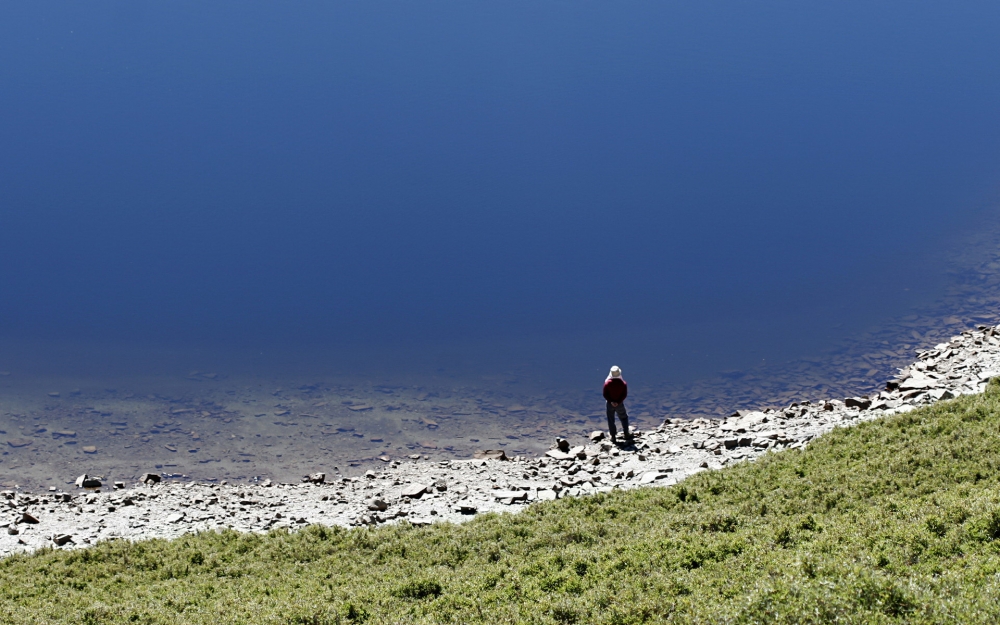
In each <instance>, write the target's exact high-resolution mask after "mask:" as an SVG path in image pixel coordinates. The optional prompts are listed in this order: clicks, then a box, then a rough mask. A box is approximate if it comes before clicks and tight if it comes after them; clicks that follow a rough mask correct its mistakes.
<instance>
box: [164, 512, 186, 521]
mask: <svg viewBox="0 0 1000 625" xmlns="http://www.w3.org/2000/svg"><path fill="white" fill-rule="evenodd" d="M184 516H185V515H184V513H183V512H174V513H173V514H170V515H167V518H166V522H167V523H179V522H181V521H182V520H183V519H184Z"/></svg>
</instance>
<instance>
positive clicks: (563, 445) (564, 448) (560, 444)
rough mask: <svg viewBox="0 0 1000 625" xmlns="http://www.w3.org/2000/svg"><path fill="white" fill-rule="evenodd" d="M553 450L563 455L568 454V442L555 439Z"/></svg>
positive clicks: (563, 439) (562, 439)
mask: <svg viewBox="0 0 1000 625" xmlns="http://www.w3.org/2000/svg"><path fill="white" fill-rule="evenodd" d="M555 448H556V449H558V450H559V451H561V452H563V453H564V454H566V453H569V441H568V440H566V439H565V438H557V439H556V447H555Z"/></svg>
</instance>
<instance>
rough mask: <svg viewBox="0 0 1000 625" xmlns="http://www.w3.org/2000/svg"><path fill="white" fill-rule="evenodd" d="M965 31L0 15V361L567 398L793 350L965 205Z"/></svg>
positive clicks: (228, 11) (748, 20)
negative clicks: (106, 348)
mask: <svg viewBox="0 0 1000 625" xmlns="http://www.w3.org/2000/svg"><path fill="white" fill-rule="evenodd" d="M997 32H1000V5H998V4H997V3H995V2H988V1H969V2H961V1H952V2H947V3H945V2H936V3H932V2H913V1H909V0H908V1H906V2H902V1H899V2H879V1H873V0H864V1H859V2H850V1H848V2H837V3H802V2H794V1H788V2H767V1H764V2H753V3H747V2H734V1H717V2H711V1H709V2H614V3H612V2H586V1H573V2H493V3H483V2H448V1H438V2H393V1H384V2H337V3H331V2H294V3H286V2H282V3H279V2H257V1H252V2H246V1H241V2H213V3H203V2H170V3H145V2H140V3H135V2H99V3H93V2H88V3H80V2H44V3H6V4H4V5H3V6H0V267H2V268H3V270H2V271H0V338H5V339H17V340H23V341H28V342H30V341H35V340H37V341H47V342H48V343H47V344H53V343H55V344H58V343H60V342H65V343H66V344H70V343H74V342H84V343H87V344H98V345H100V344H119V343H125V344H129V343H131V344H136V345H139V344H141V345H161V346H162V345H167V346H177V347H178V349H181V346H183V349H190V350H192V351H193V352H196V353H202V354H204V353H208V352H211V353H214V354H217V355H219V354H221V355H222V356H219V357H220V358H221V357H224V355H225V354H226V353H230V354H233V355H237V354H254V355H256V356H255V357H256V358H258V360H257V361H256V362H255V365H257V366H260V367H263V368H267V367H272V368H276V369H281V367H285V366H289V367H290V366H292V365H291V364H290V363H292V362H294V361H295V358H294V357H287V356H286V357H281V358H279V357H277V356H275V357H273V358H272V355H273V354H277V353H285V354H287V353H293V354H295V353H298V354H300V355H301V354H308V357H307V356H302V358H304V359H305V361H306V363H307V367H306V368H308V366H319V363H323V362H326V363H335V365H336V366H350V365H351V364H352V363H356V362H361V361H362V360H364V367H363V370H364V371H368V372H371V374H372V375H376V374H377V375H382V376H383V377H384V376H391V375H393V374H394V372H397V371H402V370H406V369H407V368H408V367H409V368H413V369H414V370H419V369H426V368H431V369H434V370H442V371H444V370H446V369H447V368H448V367H449V366H450V367H452V368H453V370H454V369H458V370H459V373H460V372H461V371H463V370H468V371H475V372H476V373H477V375H478V374H484V373H489V372H490V371H493V370H497V371H501V370H505V369H506V368H508V367H509V366H510V365H511V363H522V364H523V363H534V365H533V366H534V367H536V368H535V369H534V371H535V373H536V374H537V375H538V376H539V377H540V378H546V377H550V378H552V379H553V380H555V379H557V378H558V379H559V382H558V383H560V384H580V385H581V386H586V385H587V384H591V383H592V382H593V381H592V380H591V379H590V378H588V377H587V376H591V377H595V376H596V377H597V378H598V383H599V378H600V377H603V375H604V372H605V371H606V370H607V367H608V366H609V365H610V364H619V365H621V366H622V367H623V368H624V369H625V370H626V372H627V373H629V374H630V375H632V376H633V379H639V380H647V381H653V380H659V379H662V378H664V377H668V376H682V375H694V374H695V373H698V372H701V373H708V372H713V371H718V370H724V369H731V368H734V367H745V366H748V365H749V364H752V363H754V362H758V361H760V360H762V359H767V358H776V359H782V358H794V357H797V356H802V355H807V354H810V353H813V352H816V351H818V350H822V349H823V348H824V347H825V346H827V345H828V344H830V343H831V342H833V341H837V340H843V339H844V338H845V337H848V338H849V337H850V336H851V333H852V332H857V331H860V330H861V329H863V328H865V327H868V326H869V325H871V324H873V323H877V322H878V321H879V320H880V319H884V318H888V317H891V316H893V315H902V314H905V313H906V312H907V311H908V310H909V309H910V308H911V307H913V306H915V305H918V304H920V303H921V302H925V301H930V300H932V299H933V298H935V297H937V296H938V295H939V292H940V290H941V288H943V287H942V285H943V284H944V282H945V281H946V278H943V277H942V276H940V275H938V274H937V273H936V272H935V266H934V262H933V259H932V258H931V257H930V256H929V255H928V251H929V250H932V249H934V248H935V247H937V246H940V245H943V244H944V243H945V242H950V243H951V244H954V242H955V241H960V240H961V237H962V236H965V234H966V233H967V232H971V231H974V230H975V227H976V226H975V223H976V220H977V219H978V218H979V216H981V215H982V214H983V213H984V211H986V210H988V209H990V208H991V207H992V206H993V205H994V202H993V201H994V199H995V195H996V191H997V185H998V167H1000V116H998V115H997V111H998V110H1000V37H997V36H996V34H997ZM40 353H42V354H43V355H44V354H46V353H48V352H40ZM150 353H152V352H150ZM695 354H697V355H698V358H699V359H698V360H697V362H694V361H693V360H692V358H693V355H695ZM151 358H152V357H151ZM365 358H367V359H365ZM0 360H2V358H0ZM43 360H44V358H43ZM57 360H58V359H56V358H55V357H53V360H52V361H51V362H43V363H42V364H41V365H40V367H41V369H44V368H45V365H51V366H52V367H53V368H57V367H59V366H68V365H66V363H65V362H61V361H59V362H57ZM240 360H241V361H242V362H244V364H245V363H247V362H251V361H253V358H243V357H240ZM73 363H74V365H73V366H78V367H80V368H82V369H85V368H86V367H87V366H88V365H87V363H86V359H84V360H82V361H79V362H77V361H73ZM35 364H36V365H38V363H35ZM299 364H300V365H301V362H300V363H299ZM9 366H10V365H8V368H9ZM143 366H148V367H149V368H150V369H151V370H155V369H156V367H157V363H156V362H154V361H152V360H151V361H149V362H146V363H145V365H143V363H141V362H140V363H139V364H136V362H135V361H130V363H129V367H130V369H132V370H134V369H135V368H138V369H141V368H142V367H143ZM693 372H694V373H693ZM636 376H638V377H636ZM574 380H583V381H582V382H576V381H574Z"/></svg>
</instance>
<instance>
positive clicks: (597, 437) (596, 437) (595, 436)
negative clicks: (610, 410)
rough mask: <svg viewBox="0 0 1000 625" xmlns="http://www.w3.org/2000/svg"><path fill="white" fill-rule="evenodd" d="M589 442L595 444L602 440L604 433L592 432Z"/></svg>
mask: <svg viewBox="0 0 1000 625" xmlns="http://www.w3.org/2000/svg"><path fill="white" fill-rule="evenodd" d="M589 438H590V442H591V443H597V442H600V441H603V440H604V432H602V431H600V430H594V431H593V432H591V433H590V437H589Z"/></svg>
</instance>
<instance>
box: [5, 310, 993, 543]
mask: <svg viewBox="0 0 1000 625" xmlns="http://www.w3.org/2000/svg"><path fill="white" fill-rule="evenodd" d="M998 374H1000V326H996V327H993V326H979V327H978V329H976V330H968V331H965V332H963V333H962V334H961V335H958V336H955V337H953V338H952V339H951V340H950V341H947V342H944V343H940V344H938V345H936V346H935V347H934V348H933V349H930V350H927V351H924V352H921V353H920V354H918V358H917V360H916V361H914V362H913V363H912V364H910V365H909V366H908V367H906V368H904V369H902V370H900V372H899V374H898V376H896V377H895V378H894V379H893V380H890V381H889V382H888V383H887V384H886V386H885V390H883V391H880V392H877V393H874V394H870V395H868V396H864V397H850V398H844V399H832V398H831V399H828V400H824V401H811V402H810V401H801V402H793V403H791V404H790V405H789V406H788V407H786V408H784V409H780V410H779V409H773V408H768V409H764V410H756V411H747V410H741V411H738V412H736V413H733V414H732V415H730V416H729V417H727V418H724V419H703V418H696V419H668V420H666V421H665V422H664V423H663V424H662V425H660V426H658V427H657V428H655V429H653V430H648V431H642V430H636V431H635V432H634V436H635V443H634V444H633V445H628V446H619V445H615V444H612V443H611V442H609V441H607V440H606V438H605V436H604V433H602V432H595V433H593V434H592V435H591V437H590V438H589V439H580V440H566V439H558V440H557V441H554V444H553V448H552V449H551V450H549V451H548V452H546V453H545V454H544V455H540V456H538V457H528V456H526V455H525V456H520V455H517V456H514V457H512V458H507V457H506V452H503V451H502V450H483V452H482V453H479V454H477V456H479V457H477V458H472V459H463V460H454V459H452V460H436V461H435V460H428V459H424V458H421V456H420V454H413V455H412V456H411V457H410V458H408V459H406V460H399V459H390V458H388V457H385V461H384V462H383V464H382V466H381V468H380V469H378V470H376V469H372V470H369V471H367V472H366V473H365V474H364V475H360V476H342V475H339V474H337V475H328V474H323V473H314V474H311V475H308V476H304V477H303V481H302V482H301V483H295V484H280V483H272V482H271V481H270V480H263V481H259V482H255V483H227V482H225V481H223V482H221V483H199V482H194V481H181V480H176V479H170V478H167V477H164V476H163V475H161V474H159V473H150V474H147V475H145V476H143V477H144V478H146V479H145V481H140V482H138V483H130V484H125V483H122V482H118V483H111V484H109V483H104V482H103V480H102V479H101V478H100V476H85V475H81V476H79V477H78V479H77V481H76V482H77V485H78V486H79V488H77V489H75V490H72V491H71V492H63V491H58V490H57V489H56V487H51V488H50V490H48V491H42V492H24V491H22V490H20V489H10V490H5V491H3V492H2V494H0V506H2V508H3V512H2V515H0V555H3V556H6V555H10V554H12V553H17V552H28V551H33V550H36V549H41V548H44V547H55V548H61V549H72V548H81V547H86V546H88V545H92V544H94V543H95V542H98V541H103V540H113V539H126V540H142V539H147V538H176V537H178V536H181V535H183V534H186V533H189V532H199V531H206V530H216V529H223V528H232V529H234V530H238V531H243V532H265V531H268V530H271V529H276V528H289V529H295V528H299V527H304V526H306V525H309V524H323V525H331V526H332V525H339V526H363V525H377V524H382V523H394V522H404V521H405V522H408V523H412V524H428V523H434V522H440V521H450V522H461V521H464V520H467V519H470V518H474V517H475V516H476V515H478V514H483V513H488V512H516V511H518V510H521V509H523V507H524V506H527V505H531V504H532V503H533V502H536V501H544V500H551V499H557V498H563V497H582V496H588V495H591V494H594V493H600V492H609V491H612V490H614V489H631V488H645V487H660V486H669V485H672V484H675V483H677V482H678V481H679V480H682V479H684V478H685V477H687V476H689V475H692V474H694V473H697V472H699V471H706V470H713V469H718V468H721V467H723V466H726V465H728V464H732V463H735V462H742V461H751V460H754V459H756V458H759V457H761V456H762V455H764V454H766V453H772V452H779V451H781V450H785V449H795V448H800V447H803V446H805V445H807V444H808V443H809V441H810V440H811V439H813V438H815V437H817V436H820V435H822V434H824V433H825V432H828V431H830V430H831V429H833V428H835V427H843V426H850V425H853V424H856V423H860V422H862V421H868V420H872V419H878V418H880V417H883V416H887V415H892V414H898V413H902V412H908V411H910V410H913V409H915V408H917V407H919V406H923V405H927V404H931V403H933V402H936V401H942V400H947V399H950V398H953V397H956V396H958V395H965V394H972V393H980V392H982V391H983V389H984V388H985V385H986V383H987V381H988V380H989V378H990V377H992V376H994V375H998ZM16 443H17V441H16V440H15V441H14V444H16Z"/></svg>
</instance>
